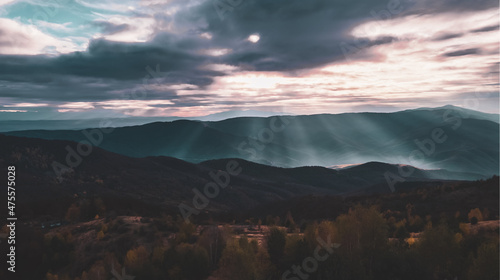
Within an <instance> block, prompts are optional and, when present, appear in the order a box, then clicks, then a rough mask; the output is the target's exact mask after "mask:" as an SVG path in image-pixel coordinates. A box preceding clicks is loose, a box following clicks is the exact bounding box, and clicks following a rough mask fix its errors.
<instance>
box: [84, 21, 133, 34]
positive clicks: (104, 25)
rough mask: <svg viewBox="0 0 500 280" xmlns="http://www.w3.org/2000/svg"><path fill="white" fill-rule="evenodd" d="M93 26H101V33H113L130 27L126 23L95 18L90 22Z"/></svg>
mask: <svg viewBox="0 0 500 280" xmlns="http://www.w3.org/2000/svg"><path fill="white" fill-rule="evenodd" d="M92 24H93V25H94V26H97V27H99V28H101V30H102V33H103V34H107V35H110V34H115V33H118V32H122V31H125V30H129V29H130V25H128V24H113V23H111V22H107V21H102V20H97V21H94V22H93V23H92Z"/></svg>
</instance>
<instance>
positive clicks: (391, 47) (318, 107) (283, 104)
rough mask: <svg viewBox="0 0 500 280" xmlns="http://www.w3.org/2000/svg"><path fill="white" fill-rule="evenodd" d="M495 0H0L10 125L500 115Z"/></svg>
mask: <svg viewBox="0 0 500 280" xmlns="http://www.w3.org/2000/svg"><path fill="white" fill-rule="evenodd" d="M499 18H500V14H499V7H498V1H497V0H477V1H470V0H440V1H435V0H432V1H431V0H272V1H270V0H208V1H205V0H196V1H192V0H163V1H162V0H142V1H135V0H109V1H105V0H99V1H97V0H47V1H35V0H0V120H1V119H2V118H4V119H5V118H8V119H16V118H18V119H58V118H61V119H65V118H66V119H67V118H94V117H96V118H98V117H126V116H132V117H139V116H144V117H146V116H147V117H152V116H154V117H162V116H180V117H192V116H202V115H208V114H213V113H218V112H223V111H229V110H261V111H267V112H285V113H292V114H316V113H341V112H361V111H363V112H365V111H372V112H392V111H398V110H403V109H410V108H418V107H439V106H443V105H447V104H452V105H456V106H461V107H468V108H471V109H476V110H480V111H484V112H490V113H498V110H499V40H500V39H499V38H500V36H499V35H500V34H499V29H498V27H499Z"/></svg>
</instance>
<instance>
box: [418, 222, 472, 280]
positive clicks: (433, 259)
mask: <svg viewBox="0 0 500 280" xmlns="http://www.w3.org/2000/svg"><path fill="white" fill-rule="evenodd" d="M416 250H417V252H418V254H419V256H420V259H421V261H422V263H423V264H424V265H425V267H426V268H427V272H428V277H429V278H431V277H437V278H439V279H445V278H447V279H450V278H451V279H453V278H455V276H457V275H459V274H460V269H461V265H460V263H461V261H463V260H462V259H461V255H460V247H459V244H458V243H457V239H456V238H455V234H454V233H453V232H452V231H451V230H450V229H449V228H448V227H447V226H446V225H445V224H442V225H439V226H438V227H436V228H429V229H427V230H425V231H424V232H423V233H422V235H421V236H420V239H419V241H418V242H417V243H416Z"/></svg>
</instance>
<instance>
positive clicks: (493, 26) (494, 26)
mask: <svg viewBox="0 0 500 280" xmlns="http://www.w3.org/2000/svg"><path fill="white" fill-rule="evenodd" d="M489 31H498V25H492V26H486V27H483V28H479V29H474V30H472V31H471V32H474V33H480V32H489Z"/></svg>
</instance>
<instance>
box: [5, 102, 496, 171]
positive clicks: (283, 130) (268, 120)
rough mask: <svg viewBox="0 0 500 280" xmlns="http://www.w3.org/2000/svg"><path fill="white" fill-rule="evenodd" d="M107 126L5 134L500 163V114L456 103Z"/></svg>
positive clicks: (145, 148)
mask: <svg viewBox="0 0 500 280" xmlns="http://www.w3.org/2000/svg"><path fill="white" fill-rule="evenodd" d="M495 120H497V121H496V122H495ZM109 130H110V129H102V128H94V129H86V130H28V131H13V132H4V134H5V135H10V136H22V137H31V138H41V139H50V140H70V141H75V142H79V141H87V142H85V143H89V142H92V143H94V144H95V145H97V146H99V147H100V148H103V149H105V150H108V151H111V152H114V153H118V154H121V155H125V156H128V157H136V158H143V157H150V156H168V157H175V158H178V159H181V160H184V161H188V162H192V163H201V162H205V161H210V160H217V159H223V158H241V159H244V160H247V161H252V162H256V163H261V164H265V165H270V166H276V167H301V166H334V165H345V164H361V163H366V162H385V163H391V164H406V165H413V166H416V167H418V168H421V169H445V170H449V171H451V172H461V173H463V174H479V175H482V176H491V175H494V174H498V170H499V125H498V115H492V114H485V113H481V112H476V111H471V110H466V109H462V108H458V107H453V106H445V107H440V108H434V109H429V108H421V109H416V110H407V111H400V112H395V113H345V114H336V115H333V114H320V115H302V116H273V117H239V118H231V119H226V120H222V121H198V120H177V121H172V122H155V123H149V124H145V125H139V126H130V127H119V128H114V129H113V131H112V132H110V133H107V132H109ZM98 140H99V141H98ZM73 146H75V147H74V148H75V149H76V144H74V145H73ZM465 176H467V175H465ZM475 178H477V176H476V175H471V176H470V179H475Z"/></svg>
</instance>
